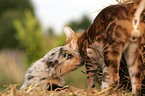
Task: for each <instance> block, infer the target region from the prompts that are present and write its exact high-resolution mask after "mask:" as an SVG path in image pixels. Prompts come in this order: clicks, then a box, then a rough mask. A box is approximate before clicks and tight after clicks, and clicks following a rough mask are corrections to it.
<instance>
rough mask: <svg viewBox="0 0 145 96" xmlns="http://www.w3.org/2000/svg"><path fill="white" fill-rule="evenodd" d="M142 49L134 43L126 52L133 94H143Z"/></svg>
mask: <svg viewBox="0 0 145 96" xmlns="http://www.w3.org/2000/svg"><path fill="white" fill-rule="evenodd" d="M141 55H142V54H141V49H140V48H138V45H136V44H135V43H132V44H130V45H129V47H128V48H127V49H126V51H125V52H124V56H125V59H126V62H127V67H128V71H129V76H130V80H131V85H132V96H140V95H141V66H142V63H143V60H142V56H141Z"/></svg>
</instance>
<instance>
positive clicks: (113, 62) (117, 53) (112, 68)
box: [102, 43, 122, 90]
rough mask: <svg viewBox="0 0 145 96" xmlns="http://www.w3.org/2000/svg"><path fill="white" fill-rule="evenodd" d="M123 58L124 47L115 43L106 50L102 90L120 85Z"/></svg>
mask: <svg viewBox="0 0 145 96" xmlns="http://www.w3.org/2000/svg"><path fill="white" fill-rule="evenodd" d="M121 56H122V45H121V44H117V43H114V44H112V45H109V46H108V47H106V48H105V50H104V62H105V66H104V68H103V81H102V89H103V90H104V89H106V88H108V87H109V86H111V85H113V86H116V85H118V84H119V79H120V78H119V66H120V59H121Z"/></svg>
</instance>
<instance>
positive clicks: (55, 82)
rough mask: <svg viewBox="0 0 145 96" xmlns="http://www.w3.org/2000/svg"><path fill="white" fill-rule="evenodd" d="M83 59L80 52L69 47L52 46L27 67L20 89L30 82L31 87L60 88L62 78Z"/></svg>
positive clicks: (62, 81) (78, 65)
mask: <svg viewBox="0 0 145 96" xmlns="http://www.w3.org/2000/svg"><path fill="white" fill-rule="evenodd" d="M83 61H84V60H83V59H82V57H80V54H79V53H77V52H74V51H73V50H71V49H70V48H69V47H66V46H61V47H57V48H54V49H52V50H51V51H50V52H48V53H47V54H46V55H45V56H44V57H43V58H41V59H40V60H38V61H36V62H35V63H33V65H32V66H31V67H30V68H29V69H28V71H27V72H26V75H25V81H24V83H23V85H22V86H21V88H20V90H22V89H25V88H27V87H28V86H30V85H31V84H34V86H33V87H32V89H38V90H55V89H56V88H62V87H63V84H64V80H63V78H64V77H65V76H66V75H68V74H69V73H70V72H72V71H74V70H75V69H77V68H78V67H81V66H83V64H84V63H83ZM51 85H52V87H51ZM51 88H52V89H51Z"/></svg>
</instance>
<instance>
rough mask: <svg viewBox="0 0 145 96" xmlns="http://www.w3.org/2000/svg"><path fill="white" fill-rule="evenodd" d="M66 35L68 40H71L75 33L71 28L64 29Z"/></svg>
mask: <svg viewBox="0 0 145 96" xmlns="http://www.w3.org/2000/svg"><path fill="white" fill-rule="evenodd" d="M64 33H65V35H66V37H67V39H69V38H70V37H71V36H73V35H74V34H75V32H74V31H73V30H72V29H71V28H70V27H64Z"/></svg>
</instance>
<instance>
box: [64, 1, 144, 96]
mask: <svg viewBox="0 0 145 96" xmlns="http://www.w3.org/2000/svg"><path fill="white" fill-rule="evenodd" d="M144 2H145V0H135V1H134V3H133V4H128V5H126V4H120V5H111V6H109V7H106V8H105V9H103V10H102V11H101V12H100V13H99V15H98V16H97V17H96V18H95V20H94V22H93V23H92V24H91V25H90V27H89V28H88V29H87V30H86V31H85V32H84V33H82V34H77V33H74V32H73V30H72V29H70V28H68V27H66V28H65V29H64V32H65V34H66V36H67V41H66V43H65V45H66V46H69V47H71V48H72V49H73V50H76V51H78V52H79V53H80V54H81V56H82V57H83V58H84V59H85V66H86V73H87V79H88V89H92V88H95V84H96V79H95V78H96V67H95V66H96V64H97V63H96V64H94V63H92V59H91V58H90V56H89V55H88V52H87V50H88V48H89V49H91V50H93V51H94V53H97V54H99V56H100V60H101V61H99V65H101V67H102V69H103V79H102V89H103V90H104V89H106V88H109V86H117V85H118V84H119V79H120V77H119V66H120V60H121V57H122V56H124V57H125V60H126V63H127V67H128V71H129V76H130V80H131V85H132V96H140V94H141V80H142V79H141V67H142V64H143V60H142V50H143V43H144V39H145V38H144V37H145V32H144V31H145V21H144V18H145V17H144V11H143V10H144V7H145V5H144V4H145V3H144ZM74 43H75V44H74ZM96 58H97V57H96ZM96 60H97V59H96ZM102 60H103V61H102ZM96 62H98V60H97V61H96Z"/></svg>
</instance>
